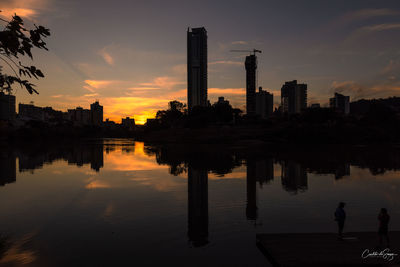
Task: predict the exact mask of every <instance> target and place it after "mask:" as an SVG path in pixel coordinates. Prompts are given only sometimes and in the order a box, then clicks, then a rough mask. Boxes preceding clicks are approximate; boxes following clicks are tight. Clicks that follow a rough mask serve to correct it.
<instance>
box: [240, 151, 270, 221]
mask: <svg viewBox="0 0 400 267" xmlns="http://www.w3.org/2000/svg"><path fill="white" fill-rule="evenodd" d="M273 179H274V165H273V160H272V158H265V159H252V158H248V159H247V179H246V184H247V203H246V217H247V219H248V220H254V221H255V220H257V218H258V207H257V182H259V184H260V186H262V184H263V183H268V182H269V181H271V180H273Z"/></svg>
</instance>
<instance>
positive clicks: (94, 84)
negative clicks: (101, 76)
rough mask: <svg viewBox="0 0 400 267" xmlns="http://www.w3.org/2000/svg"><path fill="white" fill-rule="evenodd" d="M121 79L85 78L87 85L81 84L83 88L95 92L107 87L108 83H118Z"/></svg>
mask: <svg viewBox="0 0 400 267" xmlns="http://www.w3.org/2000/svg"><path fill="white" fill-rule="evenodd" d="M120 82H121V81H115V80H85V83H86V84H87V85H85V86H83V88H85V89H87V90H88V91H90V92H92V93H95V92H96V90H98V89H104V88H107V87H109V86H110V85H115V84H117V83H120Z"/></svg>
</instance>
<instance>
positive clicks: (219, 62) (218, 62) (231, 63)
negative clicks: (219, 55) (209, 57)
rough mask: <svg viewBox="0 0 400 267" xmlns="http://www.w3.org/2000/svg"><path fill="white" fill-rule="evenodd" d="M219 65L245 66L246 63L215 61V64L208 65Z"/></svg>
mask: <svg viewBox="0 0 400 267" xmlns="http://www.w3.org/2000/svg"><path fill="white" fill-rule="evenodd" d="M217 64H223V65H234V66H244V62H239V61H230V60H219V61H213V62H209V63H208V65H217Z"/></svg>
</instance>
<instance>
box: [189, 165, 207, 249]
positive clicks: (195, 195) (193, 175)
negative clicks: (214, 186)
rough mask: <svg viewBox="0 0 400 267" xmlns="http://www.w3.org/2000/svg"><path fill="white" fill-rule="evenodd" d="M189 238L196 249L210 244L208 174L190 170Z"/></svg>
mask: <svg viewBox="0 0 400 267" xmlns="http://www.w3.org/2000/svg"><path fill="white" fill-rule="evenodd" d="M188 207H189V211H188V213H189V218H188V237H189V241H190V242H191V243H192V244H193V246H195V247H201V246H204V245H206V244H208V172H207V170H206V169H204V170H199V169H194V168H193V167H192V166H190V165H189V168H188Z"/></svg>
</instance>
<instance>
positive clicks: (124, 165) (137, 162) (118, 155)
mask: <svg viewBox="0 0 400 267" xmlns="http://www.w3.org/2000/svg"><path fill="white" fill-rule="evenodd" d="M104 158H105V161H106V162H107V165H106V166H105V168H106V169H110V170H113V171H143V170H153V169H160V168H162V169H167V167H164V166H162V167H161V166H159V165H158V164H157V163H156V162H155V160H154V157H149V156H147V155H146V154H145V153H144V151H143V143H135V149H134V153H122V148H121V149H117V150H115V151H113V152H111V153H109V154H105V155H104Z"/></svg>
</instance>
